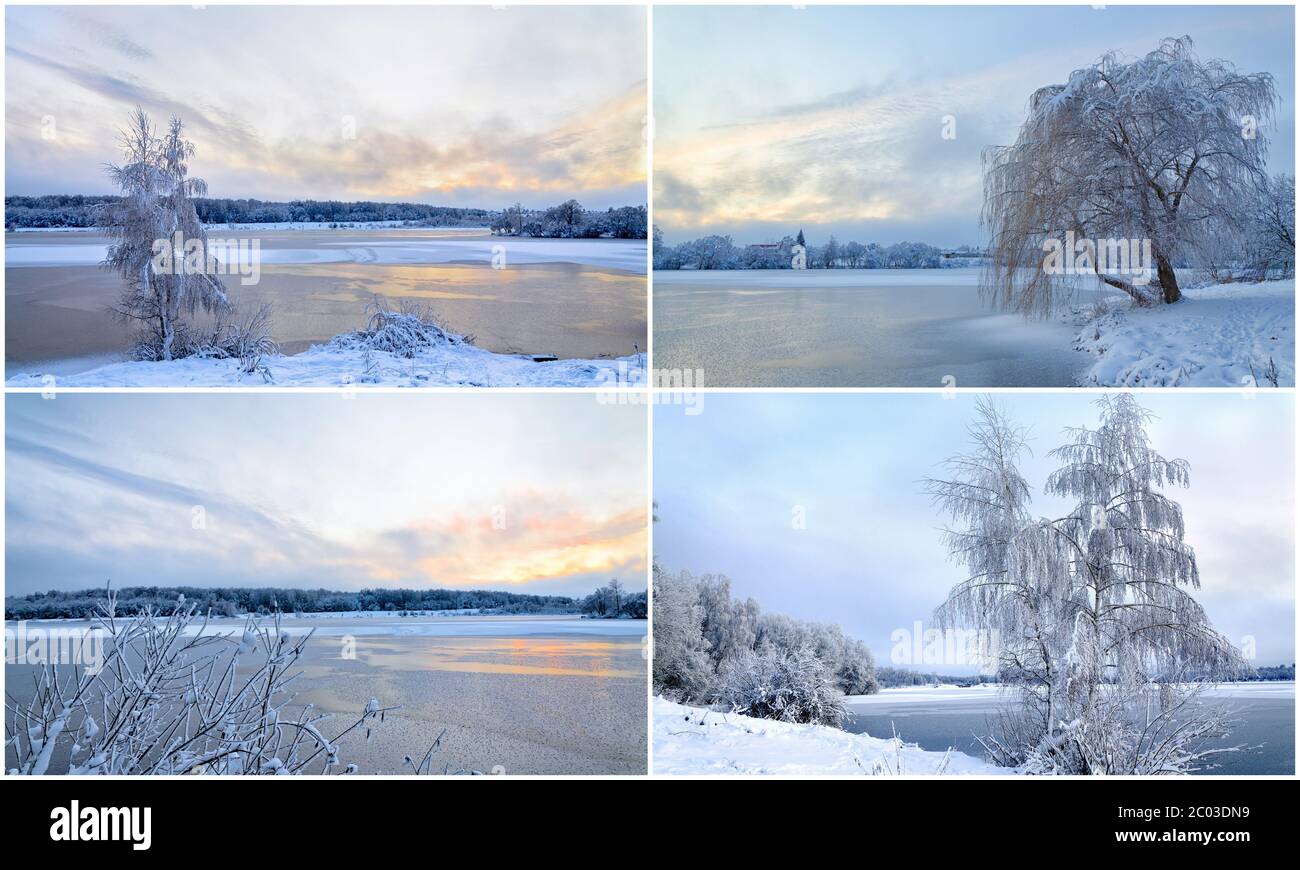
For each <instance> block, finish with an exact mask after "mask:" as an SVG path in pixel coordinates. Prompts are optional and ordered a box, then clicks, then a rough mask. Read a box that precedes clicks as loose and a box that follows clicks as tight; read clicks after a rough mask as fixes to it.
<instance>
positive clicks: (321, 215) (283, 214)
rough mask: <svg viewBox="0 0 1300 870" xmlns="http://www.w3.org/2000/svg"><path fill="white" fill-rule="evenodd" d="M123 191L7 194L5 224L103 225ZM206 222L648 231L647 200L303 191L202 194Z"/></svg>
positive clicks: (624, 235)
mask: <svg viewBox="0 0 1300 870" xmlns="http://www.w3.org/2000/svg"><path fill="white" fill-rule="evenodd" d="M120 199H121V197H118V196H108V195H105V196H87V195H82V194H48V195H45V196H6V197H5V229H6V230H14V229H20V228H21V229H59V228H89V227H94V226H96V225H97V216H98V213H99V211H100V210H101V209H102V208H103V207H104V206H107V205H111V204H113V203H115V202H118V201H119V200H120ZM194 207H195V210H196V211H197V212H198V216H199V220H200V221H202V222H203V223H204V224H209V225H211V224H275V223H320V224H326V225H328V224H353V223H381V222H382V223H400V224H403V225H406V226H416V227H418V226H439V227H489V228H491V229H492V231H493V232H498V233H509V234H511V235H527V236H535V237H539V238H601V237H602V236H609V237H611V238H618V239H644V238H646V237H647V236H646V226H647V224H646V207H645V206H643V205H642V206H625V207H622V208H610V209H607V210H605V211H593V210H589V209H585V208H583V207H582V205H581V204H579V203H578V202H577V201H576V200H569V201H567V202H564V203H561V204H560V205H557V206H552V207H551V208H548V209H525V208H523V207H522V206H519V205H515V206H511V207H510V208H506V209H500V210H492V209H483V208H458V207H452V206H439V205H424V204H421V203H411V202H371V201H358V202H341V201H338V200H316V199H296V200H292V201H290V202H275V201H269V200H260V199H229V198H214V197H199V198H196V199H194Z"/></svg>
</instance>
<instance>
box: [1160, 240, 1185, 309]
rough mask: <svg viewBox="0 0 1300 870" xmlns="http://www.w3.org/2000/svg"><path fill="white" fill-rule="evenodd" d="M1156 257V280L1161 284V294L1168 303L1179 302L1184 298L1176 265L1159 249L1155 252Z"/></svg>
mask: <svg viewBox="0 0 1300 870" xmlns="http://www.w3.org/2000/svg"><path fill="white" fill-rule="evenodd" d="M1155 258H1156V280H1157V281H1158V282H1159V284H1160V295H1161V298H1162V299H1164V301H1165V302H1166V303H1170V302H1177V301H1178V300H1179V299H1182V298H1183V293H1182V291H1181V290H1179V289H1178V276H1177V275H1175V274H1174V267H1173V265H1172V264H1171V263H1170V262H1169V258H1168V257H1166V256H1165V255H1164V254H1162V253H1161V252H1159V251H1156V252H1155Z"/></svg>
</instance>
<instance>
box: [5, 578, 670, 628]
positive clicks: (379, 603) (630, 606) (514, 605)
mask: <svg viewBox="0 0 1300 870" xmlns="http://www.w3.org/2000/svg"><path fill="white" fill-rule="evenodd" d="M114 591H115V593H116V595H117V607H118V610H119V612H123V613H132V612H136V611H138V610H140V609H142V608H153V609H157V610H161V611H164V612H166V611H168V610H170V609H171V608H173V607H175V605H176V602H177V601H178V600H180V598H181V596H182V595H183V596H184V600H185V601H186V602H187V603H191V604H196V605H197V607H198V609H199V610H200V611H201V612H209V611H210V612H211V613H212V615H213V616H241V615H243V614H246V613H256V614H264V615H265V614H271V613H274V612H276V611H277V610H278V611H279V612H281V613H347V612H352V611H362V612H386V613H394V614H401V613H405V612H410V611H426V610H477V611H480V612H485V613H499V614H568V613H582V614H584V615H588V616H592V617H596V618H608V619H612V618H631V619H644V618H645V615H646V609H647V608H646V598H647V596H646V593H645V592H638V593H629V592H627V591H626V590H624V589H623V587H622V584H620V583H619V582H618V581H617V580H614V581H611V582H610V583H609V584H607V585H606V586H603V587H601V588H600V589H597V590H596V591H595V592H593V593H591V594H590V595H588V596H586V597H585V598H580V599H579V598H570V597H568V596H563V595H528V594H523V593H518V592H500V591H497V590H494V589H362V590H361V591H359V592H336V591H332V590H329V589H290V588H281V587H275V586H248V587H243V586H216V587H199V586H124V587H121V588H120V589H116V590H114ZM104 601H105V590H103V589H83V590H80V591H76V592H60V591H57V590H52V591H50V592H33V593H31V594H29V595H11V596H6V597H5V619H9V620H21V619H84V618H87V617H90V616H92V615H93V614H94V613H95V612H96V611H97V609H98V608H99V606H100V605H101V604H103V603H104ZM638 614H639V615H638Z"/></svg>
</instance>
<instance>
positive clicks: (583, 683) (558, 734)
mask: <svg viewBox="0 0 1300 870" xmlns="http://www.w3.org/2000/svg"><path fill="white" fill-rule="evenodd" d="M13 625H14V624H13V623H6V626H7V627H11V628H12V627H13ZM53 625H58V626H60V627H71V626H76V625H81V626H83V627H84V626H85V625H86V623H84V622H76V621H72V620H59V621H31V622H29V623H28V626H29V628H35V627H41V628H48V627H50V626H53ZM242 626H243V621H242V620H238V619H234V620H230V619H223V620H217V621H214V622H213V623H210V624H209V627H208V631H209V632H210V633H213V632H223V633H235V634H237V633H239V632H241V631H242ZM646 626H647V623H646V621H645V620H587V619H580V618H578V617H573V616H409V617H398V616H364V617H350V616H341V617H339V616H331V615H329V614H322V615H320V616H313V615H307V616H303V617H286V618H285V619H284V621H283V623H282V627H283V629H284V630H286V631H287V632H289V633H294V634H296V633H299V632H303V631H306V630H309V629H315V632H314V633H313V635H312V637H311V640H310V641H309V642H308V645H307V650H306V653H305V655H304V656H303V657H302V658H301V659H299V661H298V663H297V664H296V665H295V667H294V668H293V670H294V671H296V672H300V673H301V676H300V677H298V678H297V679H296V680H295V681H294V682H293V687H294V688H295V689H296V692H297V695H296V697H295V701H294V704H291V705H290V708H291V709H292V710H294V711H295V712H296V710H297V709H298V707H297V706H295V705H301V704H314V705H315V707H316V709H317V710H319V711H323V712H326V713H330V714H332V715H333V717H334V718H333V720H332V723H333V724H336V725H338V726H339V727H340V729H341V727H342V726H343V725H345V724H350V722H351V721H352V720H353V719H354V718H355V717H356V715H357V714H358V713H359V712H360V711H361V710H362V709H363V708H364V707H365V705H366V702H367V701H369V699H370V698H378V699H379V700H380V701H381V702H382V703H383V704H385V705H401V709H400V710H396V711H393V712H391V713H389V714H387V716H386V717H385V721H384V722H383V723H382V724H380V725H376V726H375V727H374V729H373V732H372V735H371V737H370V739H369V740H365V739H364V738H356V739H353V738H352V737H349V738H345V739H344V740H343V741H342V742H341V744H340V746H341V749H342V757H343V760H344V762H345V763H347V762H355V763H357V764H358V765H359V766H360V769H361V772H362V773H401V772H402V757H403V756H404V755H412V756H416V757H417V758H418V757H420V756H422V755H423V754H424V752H425V750H427V749H428V748H429V744H430V743H432V742H433V740H434V739H435V738H437V736H438V734H439V733H440V732H441V731H442V730H443V729H444V728H445V729H447V736H446V738H445V739H444V741H443V749H442V750H441V752H439V754H438V755H437V756H436V763H435V769H436V770H438V771H441V770H442V766H443V765H444V764H446V765H450V767H451V769H452V770H458V769H468V770H478V771H482V772H485V773H490V772H492V771H493V770H494V769H495V770H498V771H499V772H504V773H510V774H636V773H644V772H645V770H646V752H647V735H646V660H645V658H644V657H643V655H642V650H643V648H644V641H645V635H646ZM349 639H351V640H353V641H355V656H354V657H351V658H349V657H347V656H346V655H345V653H344V650H345V649H346V646H345V643H346V642H348V641H349ZM31 671H32V666H30V665H6V666H5V684H6V688H7V690H8V692H9V693H10V694H11V695H13V696H14V697H15V698H17V699H18V700H19V701H20V702H21V701H23V700H25V698H24V692H27V693H30V687H31V685H32V682H31V676H30V675H31ZM327 730H328V729H327ZM66 763H67V762H66V759H65V760H64V761H63V764H64V765H65V766H66ZM55 769H56V770H57V767H56V768H55Z"/></svg>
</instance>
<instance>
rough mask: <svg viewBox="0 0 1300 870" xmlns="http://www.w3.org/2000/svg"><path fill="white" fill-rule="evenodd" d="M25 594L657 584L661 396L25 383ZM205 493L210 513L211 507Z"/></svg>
mask: <svg viewBox="0 0 1300 870" xmlns="http://www.w3.org/2000/svg"><path fill="white" fill-rule="evenodd" d="M5 407H6V413H7V423H6V432H5V446H6V450H5V473H6V483H5V520H6V530H7V531H6V548H5V591H6V593H9V594H26V593H29V592H35V591H44V590H48V589H65V590H66V589H86V588H94V587H100V586H102V585H103V584H104V583H105V582H106V581H108V580H112V581H113V583H114V584H115V585H118V586H131V585H160V586H162V585H169V584H182V585H195V586H225V585H231V586H296V587H311V588H317V587H324V588H327V589H360V588H362V587H377V586H383V587H398V586H400V587H414V588H433V587H459V588H490V589H507V590H510V591H515V592H530V593H538V594H565V595H577V594H586V593H588V592H590V591H591V590H593V589H595V588H596V587H597V586H599V585H603V584H604V583H606V582H608V581H609V580H610V578H613V577H617V578H619V579H620V580H622V581H623V582H624V584H625V585H627V586H628V587H629V588H632V589H644V588H645V570H646V559H645V538H646V532H645V524H646V511H645V504H646V469H645V451H646V443H645V441H646V435H645V428H646V418H645V408H644V407H637V406H628V405H602V404H600V403H599V402H597V401H596V399H595V398H594V397H592V396H589V395H588V396H583V395H551V396H538V395H522V394H519V395H506V394H484V393H480V394H465V395H449V394H440V395H429V396H417V395H401V396H398V395H393V394H365V393H361V394H358V395H356V396H355V397H353V398H346V397H343V396H341V395H338V394H330V395H325V394H316V395H248V394H224V395H216V394H188V395H179V394H171V395H151V394H142V393H133V394H130V395H127V394H97V395H85V394H60V395H58V396H57V398H55V399H53V400H43V399H42V398H41V397H40V396H39V395H33V394H10V395H9V396H7V397H6V402H5ZM196 507H201V508H202V510H203V519H204V522H203V523H202V526H203V527H202V528H195V527H194V523H193V518H194V516H195V508H196Z"/></svg>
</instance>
